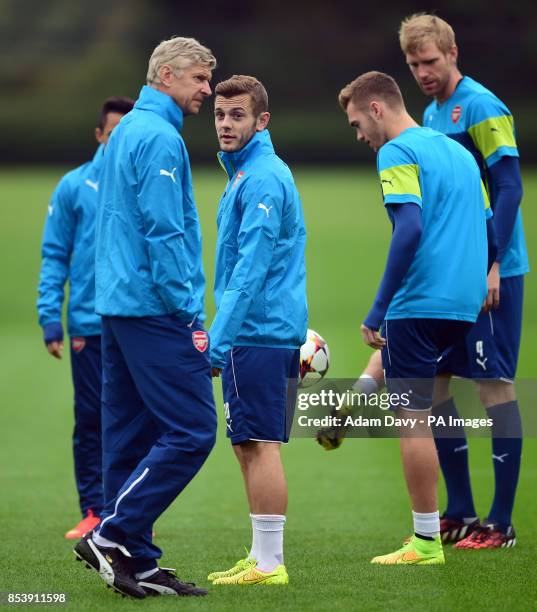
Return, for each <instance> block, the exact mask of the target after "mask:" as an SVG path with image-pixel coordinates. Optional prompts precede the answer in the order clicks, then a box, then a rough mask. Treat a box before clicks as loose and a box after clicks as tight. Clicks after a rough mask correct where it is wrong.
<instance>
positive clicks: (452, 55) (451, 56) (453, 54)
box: [448, 45, 459, 65]
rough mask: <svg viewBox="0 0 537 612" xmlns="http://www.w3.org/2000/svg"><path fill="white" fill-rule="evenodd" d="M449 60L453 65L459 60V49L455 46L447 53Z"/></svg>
mask: <svg viewBox="0 0 537 612" xmlns="http://www.w3.org/2000/svg"><path fill="white" fill-rule="evenodd" d="M448 55H449V59H450V60H451V61H452V63H453V64H455V65H456V64H457V59H458V58H459V48H458V47H457V45H453V46H452V47H451V49H450V50H449V51H448Z"/></svg>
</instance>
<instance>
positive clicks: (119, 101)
mask: <svg viewBox="0 0 537 612" xmlns="http://www.w3.org/2000/svg"><path fill="white" fill-rule="evenodd" d="M133 106H134V100H133V99H132V98H127V97H126V96H112V97H111V98H107V99H106V100H105V101H104V103H103V105H102V107H101V114H100V115H99V123H98V126H97V127H99V128H100V129H101V130H102V129H104V124H105V123H106V115H108V113H119V114H121V115H126V114H127V113H128V112H130V111H131V110H132V107H133Z"/></svg>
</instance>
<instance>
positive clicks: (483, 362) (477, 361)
mask: <svg viewBox="0 0 537 612" xmlns="http://www.w3.org/2000/svg"><path fill="white" fill-rule="evenodd" d="M475 360H476V363H477V364H478V365H480V366H481V367H482V368H483V369H484V370H486V369H487V366H486V363H487V361H488V357H485V359H478V358H477V357H476V359H475Z"/></svg>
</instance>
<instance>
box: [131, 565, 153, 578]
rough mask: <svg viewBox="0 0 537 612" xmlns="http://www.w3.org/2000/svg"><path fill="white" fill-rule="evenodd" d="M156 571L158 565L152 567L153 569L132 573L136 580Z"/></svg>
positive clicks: (147, 576)
mask: <svg viewBox="0 0 537 612" xmlns="http://www.w3.org/2000/svg"><path fill="white" fill-rule="evenodd" d="M157 572H158V567H154V568H153V569H150V570H147V572H140V573H139V574H134V577H135V578H136V580H145V579H146V578H149V576H152V575H153V574H156V573H157Z"/></svg>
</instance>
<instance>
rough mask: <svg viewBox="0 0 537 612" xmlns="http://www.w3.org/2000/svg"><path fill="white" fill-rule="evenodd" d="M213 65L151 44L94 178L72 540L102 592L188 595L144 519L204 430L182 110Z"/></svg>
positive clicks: (198, 301)
mask: <svg viewBox="0 0 537 612" xmlns="http://www.w3.org/2000/svg"><path fill="white" fill-rule="evenodd" d="M215 65H216V60H215V58H214V56H213V54H212V53H211V51H210V50H209V49H207V48H206V47H204V46H203V45H201V44H200V43H199V42H198V41H197V40H195V39H193V38H183V37H174V38H171V39H169V40H165V41H163V42H162V43H160V44H159V45H158V46H157V47H156V48H155V50H154V51H153V53H152V55H151V57H150V59H149V67H148V72H147V85H145V86H144V87H142V90H141V91H140V96H139V98H138V100H137V101H136V103H135V105H134V109H133V110H132V111H131V113H129V116H128V117H126V118H125V119H124V120H123V121H122V122H121V123H120V124H119V126H118V127H117V129H116V130H115V131H114V133H113V136H112V138H111V139H110V142H109V143H108V146H107V148H106V153H105V158H104V164H103V169H102V175H101V185H100V198H99V208H98V215H97V231H96V252H95V286H96V299H95V308H96V311H97V313H98V314H100V315H101V316H102V362H103V393H102V431H103V442H102V443H103V482H104V508H103V511H102V513H101V523H100V525H99V528H98V530H94V531H93V532H92V533H90V534H87V535H86V536H85V537H84V538H83V539H82V540H80V541H79V542H78V543H77V545H76V546H75V553H76V556H77V558H78V559H81V560H84V561H85V562H86V563H87V564H88V565H89V566H90V567H92V568H93V569H95V570H96V571H97V572H98V573H99V576H100V577H101V578H102V579H103V580H104V581H105V582H106V583H107V584H108V585H109V586H111V587H113V588H114V589H115V590H116V591H119V592H120V593H122V594H124V595H130V596H132V597H136V598H139V599H143V598H144V597H146V595H171V596H201V595H206V594H207V591H206V590H205V589H200V588H197V587H196V586H195V585H193V584H191V583H188V582H183V581H181V580H180V579H178V578H177V577H176V576H175V573H174V572H173V571H171V570H169V569H165V568H160V567H159V566H158V563H157V561H158V559H159V558H160V557H161V556H162V551H161V550H160V548H158V547H157V546H155V544H154V543H153V541H152V527H153V523H154V521H155V520H156V519H157V518H158V517H159V516H160V515H161V514H162V513H163V512H164V511H165V510H166V509H167V508H168V506H169V505H170V504H171V503H172V502H173V501H174V500H175V498H176V497H177V496H178V495H179V494H180V493H181V492H182V491H183V489H184V488H185V487H186V486H187V485H188V483H189V482H190V481H191V480H192V478H194V476H195V475H196V474H197V473H198V471H199V470H200V468H201V466H202V465H203V463H204V462H205V460H206V458H207V456H208V455H209V453H210V451H211V449H212V447H213V445H214V442H215V437H216V411H215V407H214V397H213V386H212V379H211V367H210V361H209V351H208V348H209V340H208V336H207V333H206V332H205V330H204V328H203V321H204V319H205V313H204V297H205V278H204V273H203V267H202V259H201V231H200V224H199V219H198V213H197V210H196V205H195V201H194V195H193V190H192V175H191V171H190V162H189V158H188V152H187V149H186V146H185V143H184V141H183V138H182V137H181V130H182V127H183V121H184V118H185V117H186V116H188V115H197V114H198V112H199V110H200V107H201V105H202V104H203V102H204V100H205V99H206V98H207V97H208V96H210V95H211V87H210V84H209V83H210V80H211V76H212V70H213V69H214V67H215Z"/></svg>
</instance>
